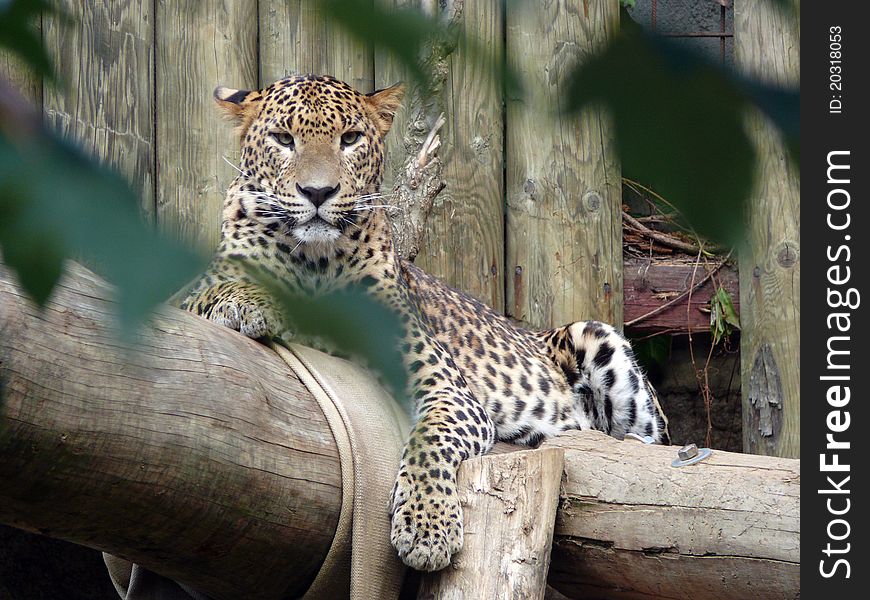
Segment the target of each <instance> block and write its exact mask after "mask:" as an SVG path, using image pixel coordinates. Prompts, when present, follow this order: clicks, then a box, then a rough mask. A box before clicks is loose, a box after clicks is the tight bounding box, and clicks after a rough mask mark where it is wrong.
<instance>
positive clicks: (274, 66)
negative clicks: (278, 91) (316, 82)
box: [259, 0, 374, 93]
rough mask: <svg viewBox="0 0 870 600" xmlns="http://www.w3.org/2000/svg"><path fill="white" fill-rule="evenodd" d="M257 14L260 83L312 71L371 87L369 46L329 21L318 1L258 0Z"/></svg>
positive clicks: (359, 87)
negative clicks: (258, 23)
mask: <svg viewBox="0 0 870 600" xmlns="http://www.w3.org/2000/svg"><path fill="white" fill-rule="evenodd" d="M259 17H260V18H259V21H260V85H261V86H266V85H268V84H270V83H272V82H273V81H275V80H276V79H281V78H282V77H286V76H287V75H294V74H309V73H311V74H314V75H333V76H334V77H337V78H338V79H341V80H342V81H344V82H346V83H348V84H350V85H351V86H353V87H354V88H355V89H356V90H358V91H360V92H364V93H367V92H370V91H372V90H373V89H374V88H373V85H374V57H373V50H372V48H371V47H369V46H367V45H365V44H362V43H360V42H359V41H356V40H355V39H354V38H353V37H352V36H351V35H350V34H348V33H347V32H346V31H345V30H344V29H342V28H341V27H340V26H339V25H337V24H335V23H334V22H333V21H332V20H330V19H329V17H328V15H327V14H326V11H325V10H324V9H323V6H322V4H321V3H320V2H319V1H318V0H289V1H288V0H260V3H259Z"/></svg>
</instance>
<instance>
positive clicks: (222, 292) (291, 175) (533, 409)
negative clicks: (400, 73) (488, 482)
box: [182, 76, 668, 570]
mask: <svg viewBox="0 0 870 600" xmlns="http://www.w3.org/2000/svg"><path fill="white" fill-rule="evenodd" d="M215 96H216V99H217V102H218V104H219V105H220V106H221V108H223V109H224V111H225V112H226V113H227V114H228V115H229V116H230V117H231V118H232V119H234V120H235V121H236V123H237V124H238V132H239V135H240V138H241V146H242V154H241V165H240V173H239V175H238V177H236V179H235V181H233V183H232V184H231V186H230V188H229V191H228V193H227V198H226V202H225V205H224V214H223V225H222V230H221V234H222V235H221V242H220V246H219V248H218V252H217V254H216V256H215V258H214V260H213V262H212V264H211V266H210V268H209V270H208V271H207V272H206V273H205V274H204V275H203V277H202V278H201V279H200V280H198V282H197V283H196V284H195V285H194V286H193V288H192V290H191V291H190V293H189V295H188V296H187V298H186V299H185V300H184V302H183V303H182V306H183V307H184V308H186V309H188V310H190V311H192V312H195V313H197V314H200V315H203V316H205V317H207V318H209V319H211V320H213V321H216V322H218V323H221V324H223V325H226V326H228V327H231V328H233V329H237V330H239V331H241V332H242V333H244V334H245V335H248V336H251V337H262V336H265V335H277V334H281V333H282V332H284V330H285V324H284V323H282V321H281V316H280V314H278V312H277V311H276V310H275V308H274V305H273V303H272V301H271V299H270V298H269V296H268V294H266V293H265V292H263V291H262V290H260V289H259V288H258V287H257V286H256V285H255V284H254V283H253V282H252V281H251V280H250V278H249V277H248V275H246V272H244V271H243V270H242V269H241V268H240V267H239V264H238V262H237V260H236V259H245V260H247V261H249V262H253V263H254V264H256V265H257V267H258V268H259V269H260V270H261V271H262V272H263V273H266V274H270V275H272V276H273V277H275V278H277V279H278V280H280V281H281V282H283V283H286V284H287V285H290V286H292V287H293V288H294V289H296V290H297V291H303V292H306V293H310V294H319V293H323V292H325V291H329V290H336V289H340V288H343V287H345V286H348V285H351V284H360V283H362V284H365V285H366V287H367V289H368V291H369V293H371V294H372V295H374V296H375V297H376V298H378V299H379V300H380V301H382V302H383V303H385V304H386V305H388V306H390V307H391V308H393V309H394V310H396V311H397V312H398V313H399V314H400V315H401V316H402V321H403V323H404V324H405V332H404V341H403V347H402V350H403V354H404V357H405V361H406V367H407V370H408V373H409V386H410V389H409V393H410V395H411V396H412V397H413V398H414V400H415V403H416V411H417V420H416V424H415V426H414V427H413V430H412V433H411V435H410V437H409V439H408V442H407V445H406V447H405V450H404V453H403V456H402V460H401V463H400V465H399V473H398V477H397V479H396V483H395V486H394V489H393V495H392V500H391V505H390V514H391V518H392V542H393V545H394V546H395V547H396V549H397V551H398V553H399V556H400V557H401V558H402V560H404V561H405V563H407V564H408V565H410V566H411V567H414V568H417V569H421V570H435V569H440V568H443V567H445V566H446V565H447V564H448V563H449V562H450V557H451V556H452V555H453V554H454V553H456V552H457V551H458V550H459V549H460V548H461V547H462V508H461V506H460V504H459V499H458V498H457V490H456V471H457V468H458V466H459V464H460V463H461V462H462V461H463V460H465V459H467V458H469V457H472V456H477V455H480V454H484V453H485V452H487V451H488V450H489V449H490V448H491V447H492V445H493V443H494V442H495V440H496V439H499V440H505V441H510V442H515V443H520V444H526V445H531V446H534V445H536V444H537V443H539V442H540V441H541V440H542V439H544V438H546V437H549V436H552V435H555V434H557V433H559V432H560V431H565V430H567V429H599V430H601V431H605V432H607V433H608V434H610V435H613V436H615V437H619V438H621V437H623V436H624V435H625V434H626V433H627V432H634V433H637V434H640V435H648V436H650V437H652V438H653V439H654V440H655V441H658V442H667V439H668V438H667V422H666V420H665V418H664V414H663V412H662V410H661V407H660V406H659V404H658V401H657V399H656V395H655V392H654V390H653V388H652V386H650V384H649V382H648V381H647V379H646V377H645V376H644V374H643V372H642V371H641V369H640V367H639V366H638V364H637V361H636V360H635V358H634V355H633V354H632V351H631V347H630V345H629V343H628V342H627V341H626V340H625V339H624V338H623V337H622V336H621V335H620V334H619V332H617V331H616V330H615V329H614V328H613V327H611V326H609V325H606V324H604V323H599V322H596V321H586V322H577V323H572V324H570V325H566V326H564V327H559V328H556V329H552V330H550V331H544V332H534V331H528V330H525V329H522V328H519V327H517V326H516V325H514V324H513V323H512V322H510V321H509V320H508V319H506V318H505V317H503V316H501V315H499V314H497V313H496V312H495V311H493V310H491V309H490V308H489V307H487V306H485V305H484V304H482V303H480V302H478V301H477V300H475V299H474V298H471V297H470V296H468V295H466V294H464V293H462V292H460V291H457V290H454V289H451V288H449V287H448V286H446V285H444V284H443V283H441V282H440V281H438V280H437V279H435V278H434V277H431V276H430V275H427V274H426V273H424V272H423V271H421V270H420V269H419V268H417V267H415V266H414V265H413V264H410V263H407V262H404V261H402V260H400V259H399V258H398V257H397V256H396V254H395V251H394V249H393V245H392V241H391V230H390V224H389V222H388V220H387V217H386V215H385V213H384V211H383V209H382V208H379V207H378V205H380V204H383V200H380V199H379V198H380V195H379V192H378V190H379V186H380V184H381V179H382V176H383V155H384V149H383V148H384V147H383V140H384V136H385V135H386V133H387V131H388V130H389V127H390V124H391V122H392V118H393V115H394V113H395V111H396V109H397V107H398V105H399V103H400V101H401V97H402V89H401V87H399V86H396V87H392V88H389V89H386V90H382V91H379V92H375V93H373V94H369V95H363V94H360V93H358V92H356V91H355V90H353V89H352V88H350V87H349V86H348V85H347V84H345V83H342V82H340V81H338V80H336V79H333V78H331V77H312V76H306V77H291V78H287V79H282V80H280V81H278V82H276V83H274V84H272V85H270V86H269V87H267V88H265V89H263V90H259V91H253V92H247V91H239V90H229V89H226V88H218V89H217V90H216V91H215Z"/></svg>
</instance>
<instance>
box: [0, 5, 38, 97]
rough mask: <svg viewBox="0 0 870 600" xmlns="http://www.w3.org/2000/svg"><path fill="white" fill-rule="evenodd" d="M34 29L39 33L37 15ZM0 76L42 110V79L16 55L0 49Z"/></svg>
mask: <svg viewBox="0 0 870 600" xmlns="http://www.w3.org/2000/svg"><path fill="white" fill-rule="evenodd" d="M37 19H38V20H37V22H36V23H34V25H33V27H34V29H35V30H36V31H37V32H38V33H39V34H40V35H41V32H42V18H41V17H38V18H37ZM0 78H2V79H5V80H6V81H7V82H9V83H10V84H11V85H12V87H13V88H15V89H16V90H18V91H19V92H20V93H21V95H22V96H24V97H25V98H27V99H28V100H29V101H31V102H32V103H33V104H34V105H35V106H36V107H37V109H39V110H42V79H41V78H39V77H37V76H36V75H35V74H34V73H33V72H32V71H31V70H30V69H29V68H28V67H27V66H26V65H25V64H24V63H23V62H22V61H21V60H20V59H19V58H18V57H17V56H14V55H13V54H12V53H11V52H10V51H9V50H7V49H5V48H3V49H0Z"/></svg>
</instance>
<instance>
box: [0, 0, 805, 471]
mask: <svg viewBox="0 0 870 600" xmlns="http://www.w3.org/2000/svg"><path fill="white" fill-rule="evenodd" d="M384 2H385V3H386V4H388V5H392V6H409V5H420V4H433V5H434V4H437V3H436V2H429V1H428V0H384ZM59 5H60V6H61V8H62V9H64V10H65V11H66V12H67V13H68V14H71V15H74V16H75V18H76V22H75V23H73V24H72V25H69V24H65V23H63V22H61V21H59V20H57V19H55V18H52V17H44V18H43V21H42V22H41V23H39V24H38V25H39V26H40V27H41V31H42V36H43V39H44V41H45V43H46V45H47V47H48V50H49V53H50V55H51V57H52V58H53V59H54V64H55V65H56V68H57V70H58V71H59V74H60V78H61V80H62V81H63V83H64V86H62V87H54V86H51V85H49V84H47V83H46V84H44V85H43V82H41V81H38V80H36V79H35V78H33V77H32V76H29V75H28V74H27V73H26V72H24V71H22V70H21V69H20V68H19V66H18V65H17V64H15V63H14V61H11V60H9V59H8V58H7V57H5V56H4V55H2V54H0V76H3V75H5V76H7V77H10V78H11V79H12V81H13V83H15V84H16V85H17V86H18V87H19V89H21V90H22V91H23V92H24V94H25V95H26V96H28V97H29V98H31V99H33V101H34V102H36V103H38V104H39V105H41V106H42V107H43V109H44V111H45V114H46V118H47V121H48V122H49V124H50V125H52V126H53V127H56V128H57V129H59V130H60V131H62V132H63V133H64V134H66V135H68V136H70V137H72V138H74V139H76V140H78V141H79V142H80V143H81V144H83V145H84V146H85V148H86V149H87V150H88V151H90V152H91V153H93V154H94V155H96V156H98V157H100V158H101V159H103V160H105V161H107V162H108V163H110V164H112V165H114V166H116V167H118V168H119V169H120V170H121V171H122V172H123V173H124V174H126V175H127V177H128V178H129V179H130V180H131V181H132V182H133V183H134V185H135V186H136V187H137V188H138V190H139V192H140V195H141V198H142V212H143V214H144V215H146V217H147V218H148V219H149V220H150V221H152V222H154V223H156V224H157V225H158V226H160V227H162V228H164V229H165V230H167V231H170V232H173V233H174V234H176V235H178V236H179V237H181V238H183V239H186V240H189V241H190V242H192V243H194V244H198V245H201V246H204V247H213V246H215V245H216V243H217V239H218V233H219V224H220V212H221V205H222V202H223V197H224V191H225V189H226V186H227V184H228V183H229V181H230V180H231V179H232V177H233V175H234V171H233V168H232V167H231V166H230V165H228V164H227V162H226V161H225V160H224V157H226V158H227V159H228V160H229V161H230V162H233V161H235V160H237V157H238V150H237V145H236V142H235V140H234V137H233V133H232V131H231V127H230V126H228V125H227V124H225V123H222V122H221V120H220V118H219V116H218V114H217V112H216V111H215V110H214V107H213V102H212V96H211V93H212V90H213V89H214V87H215V86H216V85H218V84H224V85H227V86H230V87H238V88H256V87H258V86H263V85H267V84H268V83H270V82H272V81H273V80H275V79H277V78H280V77H283V76H285V75H287V74H290V73H330V74H333V75H335V76H337V77H339V78H341V79H343V80H345V81H347V82H348V83H351V84H353V85H354V86H355V87H356V88H357V89H359V90H360V91H364V92H366V91H371V90H372V89H375V88H379V87H386V86H388V85H391V84H393V83H395V82H396V81H398V80H402V79H407V76H406V74H404V73H403V72H402V70H401V68H400V67H399V66H398V65H397V64H396V62H395V60H394V59H393V58H391V57H390V56H389V55H387V54H384V53H381V52H375V51H374V50H373V49H372V48H370V47H366V46H364V45H361V44H359V43H358V42H356V41H354V40H353V39H351V38H350V37H349V35H348V34H347V33H346V32H345V31H343V30H341V29H339V28H338V27H337V26H336V25H335V24H334V23H331V22H330V20H329V19H328V18H327V16H326V15H325V14H324V11H323V9H322V6H321V4H320V3H318V2H317V0H258V1H253V0H250V1H243V0H198V1H196V2H169V1H165V0H127V1H125V2H113V1H110V0H104V1H96V2H94V1H91V0H59ZM508 6H510V10H509V12H508V14H503V7H504V4H503V3H502V1H501V0H466V1H465V3H464V8H463V10H464V16H463V21H464V25H465V28H466V31H467V32H468V33H469V35H471V36H474V37H476V38H477V39H478V40H479V41H480V43H481V44H482V45H483V46H484V47H487V48H489V49H491V50H492V51H493V55H494V57H496V58H498V57H501V56H504V57H505V58H506V60H507V61H508V62H509V63H510V64H511V65H513V66H514V67H515V68H516V69H517V71H518V72H519V73H520V74H521V76H522V78H523V80H524V84H525V88H526V89H527V90H528V91H529V93H528V95H527V96H526V97H525V98H523V99H519V98H513V97H508V98H503V97H502V95H501V93H500V91H499V90H498V89H497V87H496V85H495V83H494V82H493V80H492V78H490V77H486V76H483V73H482V67H481V65H480V63H479V62H476V61H472V60H467V58H468V57H467V52H466V49H465V48H463V47H459V48H458V49H457V51H456V52H454V53H453V54H452V55H451V56H450V57H449V77H448V80H447V84H446V85H445V86H444V90H443V92H442V93H441V96H440V97H439V98H438V99H437V100H436V101H437V102H439V103H440V104H441V105H442V106H443V107H444V109H445V112H446V114H447V127H446V129H445V130H444V131H443V133H442V141H443V142H444V146H443V148H442V151H441V156H442V159H443V160H444V161H445V170H444V175H445V179H446V182H447V184H448V186H447V188H446V189H445V190H444V191H443V192H442V193H441V194H440V195H439V196H438V198H437V199H436V205H435V208H434V210H433V213H432V215H431V216H430V218H429V223H428V229H427V234H426V238H425V242H424V246H423V249H422V250H421V252H420V255H419V256H418V258H417V262H418V264H420V265H421V266H422V267H423V268H425V269H426V270H428V271H430V272H432V273H434V274H436V275H438V276H439V277H441V278H443V279H444V280H446V281H447V282H448V283H450V284H452V285H455V286H457V287H459V288H462V289H464V290H466V291H468V292H470V293H472V294H473V295H475V296H477V297H479V298H481V299H483V300H484V301H485V302H487V303H488V304H490V305H491V306H493V307H494V308H496V309H498V310H500V311H503V312H506V313H508V314H510V315H512V316H514V317H516V318H518V319H521V320H523V321H525V322H527V323H530V324H532V325H534V326H540V327H545V326H552V325H558V324H562V323H565V322H570V321H572V320H577V319H588V318H598V319H602V320H606V321H609V322H613V323H616V324H621V323H622V322H623V308H624V303H623V296H624V289H623V288H624V285H623V266H624V263H623V256H622V230H621V225H622V218H621V215H622V213H621V173H620V167H619V162H618V160H617V158H616V156H615V151H614V143H613V136H612V135H611V127H610V124H609V122H608V118H607V115H606V114H603V113H602V112H601V111H598V110H587V111H586V112H584V113H583V114H582V115H580V117H579V118H571V119H559V118H556V119H554V117H553V114H552V111H551V110H549V109H551V108H552V106H553V105H552V102H553V99H554V98H556V97H558V95H559V91H560V90H559V86H560V82H561V78H562V77H563V76H564V75H565V74H566V72H567V69H568V68H570V67H571V66H572V65H574V64H575V63H576V62H577V61H581V60H583V58H584V57H585V56H588V55H589V53H590V52H592V51H593V50H595V49H596V48H599V47H601V46H602V45H603V44H604V43H605V42H606V41H607V39H608V38H609V37H610V36H611V35H613V34H614V33H615V31H616V30H617V28H618V26H619V10H618V9H619V2H618V0H588V1H584V2H563V1H556V0H547V1H540V2H539V1H537V0H536V1H528V2H522V3H510V4H509V5H508ZM765 10H768V9H767V8H766V5H765V3H764V2H761V1H760V0H740V2H739V3H738V11H739V12H738V13H737V17H736V18H735V28H736V32H735V36H736V39H735V48H736V50H737V59H738V61H739V62H740V63H741V64H743V65H745V66H746V67H747V68H750V69H751V70H753V71H754V72H756V71H758V70H759V69H760V70H761V71H762V72H764V73H767V76H768V77H769V78H773V79H776V77H777V76H776V73H781V74H783V73H785V72H786V71H788V73H791V69H792V67H793V65H791V64H786V65H783V64H768V63H767V62H765V60H764V59H766V58H768V57H770V56H771V53H769V52H768V53H765V52H764V45H763V44H762V45H760V46H759V45H758V40H763V39H764V37H763V36H764V35H767V34H771V35H773V33H771V32H773V31H775V28H776V27H781V25H780V24H779V22H777V21H775V20H774V21H771V20H770V19H769V18H763V17H764V14H766V13H763V11H765ZM759 28H761V29H763V31H762V30H759ZM776 35H782V34H781V33H776ZM761 65H764V66H761ZM771 73H773V74H774V75H771ZM782 77H784V78H787V77H786V75H784V74H783V75H782ZM789 77H790V76H789ZM405 117H406V116H405V115H401V114H400V115H399V118H398V119H397V122H396V123H395V125H394V133H393V134H392V137H391V140H390V144H389V146H388V166H387V181H386V182H385V187H386V186H389V185H390V179H391V177H392V173H393V172H394V171H395V169H396V167H397V166H398V164H399V163H400V161H401V159H402V157H403V155H404V149H403V148H402V143H401V135H400V134H401V132H402V131H403V130H404V128H405V124H406V123H405ZM765 127H766V125H765V124H764V123H763V122H761V121H760V120H759V121H758V124H757V127H756V130H757V131H758V132H759V133H758V136H759V137H758V139H759V144H760V145H761V146H760V147H762V148H763V151H764V152H766V153H767V154H768V155H770V156H773V158H772V160H773V163H764V164H766V165H770V164H774V166H769V167H766V170H765V171H764V176H765V178H766V179H765V181H769V182H771V183H770V185H777V186H779V185H786V186H789V185H792V186H794V185H796V184H794V177H793V174H791V173H788V172H785V173H783V172H781V170H777V168H776V167H775V165H776V164H780V162H779V158H778V157H779V156H780V155H779V154H776V152H780V153H781V150H780V149H778V147H775V144H774V142H770V143H767V146H764V145H763V144H764V143H766V142H765V140H768V137H766V136H767V134H765V133H764V131H765ZM776 178H779V179H776ZM783 178H784V179H783ZM773 182H778V183H773ZM783 182H784V183H783ZM792 189H793V188H792ZM759 198H760V199H761V200H760V201H759V202H756V203H755V204H754V206H753V213H752V215H751V223H752V227H753V228H752V231H753V238H752V239H753V248H752V251H751V252H747V253H744V254H743V259H742V264H741V266H742V268H743V270H744V275H745V273H749V274H751V276H749V275H746V276H745V277H744V280H745V281H743V282H741V283H742V284H743V285H742V291H741V298H742V299H743V300H744V306H747V305H748V306H749V308H748V310H751V311H752V312H751V315H752V316H751V318H750V319H744V326H743V331H744V340H745V342H744V346H743V351H744V357H749V359H748V361H747V360H744V368H743V371H744V379H743V381H744V390H747V389H749V390H754V392H753V393H754V394H755V396H753V398H752V399H751V401H750V399H749V398H748V397H747V400H746V402H747V404H746V406H745V407H744V413H746V414H745V418H746V419H750V420H747V421H745V423H746V424H747V427H744V430H747V429H750V430H751V429H752V428H753V427H754V428H755V429H756V430H758V429H759V426H760V425H759V419H761V417H759V416H758V415H762V414H763V415H765V417H764V419H766V420H765V422H764V425H765V426H766V425H767V424H771V423H772V424H773V427H774V428H775V429H776V431H774V432H772V433H771V432H767V431H766V430H765V433H764V435H761V434H756V435H754V436H753V434H752V433H751V431H750V432H749V435H750V438H747V440H746V441H745V448H746V449H747V450H749V449H750V448H751V449H752V450H753V451H756V452H772V453H778V454H781V455H786V456H796V455H797V451H798V450H797V444H796V440H797V435H798V433H797V432H798V429H797V427H798V426H799V417H798V416H795V415H796V414H798V415H799V413H795V412H794V411H796V410H797V407H798V405H799V390H798V388H797V381H798V377H797V373H798V372H799V369H798V368H797V367H798V364H799V363H798V357H797V356H796V355H795V352H796V350H795V349H796V348H797V347H798V344H797V342H798V341H799V333H798V329H797V323H798V319H799V305H797V302H798V296H797V294H796V291H797V290H799V273H800V264H799V261H798V260H797V256H798V254H797V248H798V246H799V238H798V233H797V229H796V223H797V222H798V221H797V218H794V219H791V220H788V224H787V225H786V229H785V230H784V231H781V232H774V233H771V234H770V235H767V234H766V233H765V232H763V231H761V230H760V229H759V226H760V225H759V224H763V223H767V222H768V220H766V215H769V214H771V211H775V212H776V214H791V215H792V216H793V215H795V214H799V204H798V199H797V195H796V194H793V193H789V194H786V195H785V196H783V197H782V198H780V199H779V200H780V201H778V203H776V202H774V203H771V202H768V201H767V200H768V199H769V196H768V195H765V193H764V190H763V189H762V190H761V191H760V192H759ZM780 221H781V220H780ZM780 224H781V223H780V222H779V221H778V222H777V223H775V224H774V225H775V227H779V226H780ZM784 248H785V250H783V249H784ZM771 253H772V254H771ZM783 253H784V254H783ZM780 255H782V256H785V258H784V259H783V258H781V256H780ZM756 273H758V274H757V275H756ZM784 287H785V288H786V289H788V290H791V292H790V293H789V295H788V298H789V302H791V304H788V305H787V307H786V308H787V310H773V309H772V308H771V307H773V306H774V305H777V304H778V303H780V302H781V298H780V297H778V296H777V295H776V294H775V293H773V292H775V291H776V290H781V289H783V288H784ZM753 290H754V291H753ZM759 290H760V291H763V292H764V293H760V292H759ZM768 291H769V292H771V293H768ZM795 307H796V311H795V310H794V308H795ZM745 310H746V309H745ZM745 310H744V314H745ZM789 310H790V311H791V312H789ZM784 322H787V323H789V325H788V326H786V327H781V326H780V325H781V324H782V323H784ZM759 361H760V362H759ZM755 363H758V365H760V366H756V365H755ZM756 371H758V372H762V371H763V372H766V373H776V374H778V375H779V376H780V377H779V379H781V380H782V381H783V384H782V385H781V386H780V388H779V389H774V387H772V384H770V385H768V383H767V382H766V381H765V382H762V384H761V385H759V384H754V383H753V381H757V378H756V379H755V380H753V379H752V373H755V372H756ZM774 379H775V378H773V377H771V381H774ZM780 413H782V414H785V415H786V418H785V419H782V418H778V419H777V418H776V417H777V415H780ZM751 415H756V417H755V420H754V421H751ZM759 435H760V436H761V437H759ZM761 438H764V440H763V443H761V441H760V440H761ZM774 440H775V442H774Z"/></svg>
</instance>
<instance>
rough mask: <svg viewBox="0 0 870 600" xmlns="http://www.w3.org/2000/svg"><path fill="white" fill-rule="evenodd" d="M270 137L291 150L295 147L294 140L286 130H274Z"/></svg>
mask: <svg viewBox="0 0 870 600" xmlns="http://www.w3.org/2000/svg"><path fill="white" fill-rule="evenodd" d="M272 137H274V138H275V140H277V142H278V143H279V144H281V145H282V146H286V147H288V148H290V149H291V150H292V149H293V148H295V147H296V141H295V140H294V139H293V136H292V135H290V134H289V133H287V132H286V131H274V132H272Z"/></svg>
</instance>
